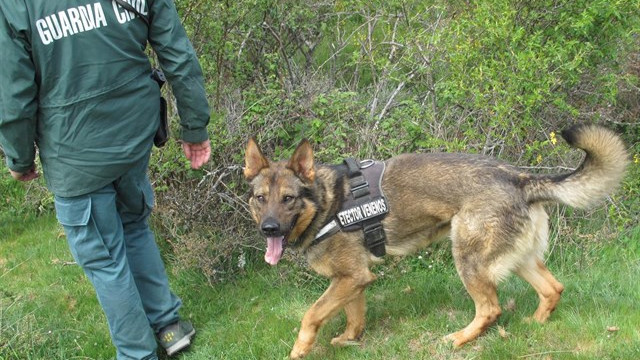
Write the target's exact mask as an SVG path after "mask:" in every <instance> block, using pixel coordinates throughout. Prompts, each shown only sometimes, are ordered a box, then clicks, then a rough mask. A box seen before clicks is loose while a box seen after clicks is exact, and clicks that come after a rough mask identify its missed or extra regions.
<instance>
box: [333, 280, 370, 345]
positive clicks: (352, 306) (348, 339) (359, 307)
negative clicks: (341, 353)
mask: <svg viewBox="0 0 640 360" xmlns="http://www.w3.org/2000/svg"><path fill="white" fill-rule="evenodd" d="M344 312H345V314H346V315H347V327H346V329H345V330H344V333H342V334H341V335H339V336H336V337H334V338H333V339H331V345H336V346H346V345H356V344H357V340H358V338H359V337H360V335H362V332H363V331H364V324H365V312H366V300H365V296H364V289H363V290H362V291H360V293H359V294H358V295H357V296H356V298H355V299H353V300H352V301H351V302H349V303H347V304H346V305H345V306H344Z"/></svg>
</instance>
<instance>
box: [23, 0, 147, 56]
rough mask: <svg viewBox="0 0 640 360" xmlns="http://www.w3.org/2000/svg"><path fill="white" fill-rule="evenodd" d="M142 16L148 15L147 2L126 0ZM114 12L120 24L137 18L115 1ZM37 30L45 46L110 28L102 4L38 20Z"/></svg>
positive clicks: (84, 6)
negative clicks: (106, 27) (83, 33)
mask: <svg viewBox="0 0 640 360" xmlns="http://www.w3.org/2000/svg"><path fill="white" fill-rule="evenodd" d="M124 1H126V2H127V3H129V4H130V5H131V6H132V7H133V8H134V9H136V10H137V11H139V12H140V13H141V14H142V15H145V16H146V15H147V14H148V12H147V4H146V0H124ZM111 3H112V5H113V12H114V14H115V16H116V19H118V22H119V23H120V24H124V23H126V22H128V21H131V20H132V19H134V18H136V14H134V13H133V12H131V11H128V10H125V9H123V8H122V7H120V5H118V3H116V2H115V1H114V0H112V1H111ZM35 25H36V29H37V30H38V35H40V40H41V41H42V43H43V44H44V45H49V44H51V43H53V42H54V41H56V40H60V39H62V38H66V37H69V36H72V35H76V34H79V33H82V32H85V31H90V30H95V29H99V28H101V27H105V26H108V24H107V18H106V16H105V14H104V9H103V8H102V4H101V3H100V2H95V3H93V4H87V5H82V6H77V7H72V8H68V9H66V10H62V11H58V12H57V13H55V14H51V15H47V16H45V17H42V18H40V19H38V20H36V23H35Z"/></svg>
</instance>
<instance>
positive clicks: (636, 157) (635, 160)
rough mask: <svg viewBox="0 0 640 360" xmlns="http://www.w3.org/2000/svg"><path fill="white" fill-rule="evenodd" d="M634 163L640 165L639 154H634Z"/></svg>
mask: <svg viewBox="0 0 640 360" xmlns="http://www.w3.org/2000/svg"><path fill="white" fill-rule="evenodd" d="M633 163H634V164H640V155H639V154H634V155H633Z"/></svg>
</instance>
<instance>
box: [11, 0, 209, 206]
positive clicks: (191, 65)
mask: <svg viewBox="0 0 640 360" xmlns="http://www.w3.org/2000/svg"><path fill="white" fill-rule="evenodd" d="M126 1H127V2H129V3H130V4H132V5H133V6H134V7H135V8H136V9H137V10H139V11H140V12H141V13H142V14H144V15H146V17H147V18H148V20H149V21H150V24H151V25H150V27H147V25H146V24H145V22H144V21H142V19H139V18H137V17H136V15H135V14H133V13H131V12H129V11H126V10H124V9H123V8H121V7H120V6H119V5H117V4H116V3H115V1H110V0H55V1H52V0H2V1H0V145H1V146H2V148H3V149H4V153H5V156H6V158H7V159H6V160H7V166H8V167H9V168H10V169H11V170H14V171H18V172H25V171H27V170H29V169H30V168H32V167H33V164H34V158H35V146H34V143H35V144H37V147H38V150H39V156H40V159H41V161H42V166H43V172H44V175H45V179H46V181H47V186H48V187H49V189H50V190H51V191H52V192H53V193H54V194H56V195H58V196H65V197H68V196H77V195H81V194H85V193H88V192H91V191H93V190H97V189H99V188H101V187H103V186H105V185H107V184H108V183H110V182H112V181H114V180H115V179H117V178H118V177H119V176H120V175H122V174H123V173H124V172H126V171H127V170H128V169H129V168H130V167H131V166H133V165H134V164H135V163H136V162H137V161H138V160H140V159H142V158H143V157H145V156H147V155H148V152H149V151H150V149H151V147H152V143H153V142H152V140H153V135H154V133H155V131H156V129H157V127H158V124H159V114H160V111H159V97H160V90H159V87H158V85H157V83H156V82H155V81H154V80H153V79H151V77H150V74H151V66H150V63H149V60H148V57H147V55H146V53H145V48H146V45H147V42H148V43H149V44H150V45H151V47H152V48H153V49H154V51H155V52H156V54H157V56H158V59H159V61H160V66H161V68H162V69H163V70H164V72H165V75H166V77H167V80H168V82H169V84H170V85H171V88H172V90H173V94H174V96H175V98H176V101H177V107H178V115H179V116H180V124H181V127H182V134H181V137H182V139H183V140H184V141H187V142H190V143H198V142H202V141H205V140H207V139H208V134H207V130H206V126H207V124H208V122H209V107H208V104H207V99H206V94H205V91H204V83H203V77H202V70H201V68H200V65H199V63H198V60H197V58H196V55H195V52H194V50H193V47H192V45H191V43H190V42H189V40H188V38H187V36H186V33H185V31H184V28H183V27H182V24H181V23H180V20H179V18H178V14H177V12H176V9H175V5H174V3H173V1H172V0H126Z"/></svg>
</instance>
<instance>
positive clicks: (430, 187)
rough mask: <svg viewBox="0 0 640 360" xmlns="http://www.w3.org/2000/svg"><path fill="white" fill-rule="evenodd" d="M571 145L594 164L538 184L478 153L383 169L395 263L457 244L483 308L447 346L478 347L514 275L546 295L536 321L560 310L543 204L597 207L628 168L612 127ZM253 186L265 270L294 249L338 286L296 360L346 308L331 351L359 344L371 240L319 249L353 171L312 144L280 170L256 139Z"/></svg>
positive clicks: (412, 159) (251, 154) (575, 131)
mask: <svg viewBox="0 0 640 360" xmlns="http://www.w3.org/2000/svg"><path fill="white" fill-rule="evenodd" d="M563 137H564V138H565V139H566V140H567V142H568V143H569V144H570V145H572V146H573V147H576V148H580V149H583V150H584V151H585V152H586V157H585V159H584V161H583V162H582V164H581V165H580V166H579V168H578V169H577V170H575V171H573V172H571V173H567V174H561V175H533V174H530V173H527V172H523V171H521V170H519V169H518V168H516V167H514V166H511V165H509V164H506V163H502V162H499V161H497V160H495V159H492V158H487V157H482V156H477V155H469V154H450V153H430V154H403V155H399V156H395V157H392V158H390V159H389V160H387V161H386V166H387V168H386V173H385V176H384V179H383V181H382V188H383V191H384V194H385V196H386V198H387V201H388V203H389V208H390V212H389V214H388V215H387V216H386V217H385V218H384V220H383V221H382V224H383V226H384V229H385V232H386V236H387V242H386V250H387V254H389V255H405V254H409V253H411V252H413V251H415V250H417V249H420V248H423V247H426V246H428V245H429V244H431V243H433V242H434V241H437V240H439V239H441V238H444V237H446V236H449V237H450V238H451V243H452V245H451V246H452V251H453V258H454V260H455V266H456V268H457V270H458V274H459V275H460V278H461V279H462V282H463V283H464V286H465V288H466V289H467V291H468V293H469V295H471V298H472V299H473V301H474V302H475V312H476V314H475V318H474V319H473V321H471V323H470V324H469V325H468V326H467V327H465V328H464V329H462V330H460V331H457V332H454V333H452V334H449V335H447V336H446V339H448V340H449V341H451V342H453V344H454V345H455V346H460V345H462V344H465V343H466V342H468V341H471V340H473V339H475V338H476V337H478V336H479V335H480V334H481V333H482V332H483V331H484V330H485V329H486V328H487V327H488V326H489V325H491V324H492V323H493V322H494V321H495V320H496V319H497V318H498V316H499V315H500V312H501V310H500V305H499V304H498V296H497V294H496V286H497V284H498V282H499V281H500V280H502V279H504V278H505V277H506V276H507V275H508V274H510V273H512V272H514V273H516V274H517V275H519V276H520V277H521V278H523V279H524V280H526V281H527V282H529V283H530V284H531V286H533V288H534V289H535V290H536V292H537V293H538V296H539V298H540V304H539V306H538V308H537V310H536V311H535V313H534V314H533V319H534V320H536V321H539V322H544V321H545V320H547V318H548V317H549V315H550V314H551V312H552V311H553V310H554V309H555V307H556V305H557V303H558V301H559V299H560V294H561V293H562V291H563V289H564V287H563V286H562V284H561V283H560V282H558V281H557V280H556V279H555V278H554V277H553V275H552V274H551V272H550V271H549V270H548V269H547V268H546V267H545V265H544V263H543V254H544V252H545V250H546V249H547V238H548V224H547V220H548V217H547V214H546V212H545V210H544V208H543V204H545V203H554V202H555V203H562V204H566V205H570V206H573V207H577V208H585V207H588V206H590V205H592V204H593V203H595V202H597V201H598V200H601V199H603V198H604V197H605V196H607V194H609V193H610V192H611V191H613V190H614V189H615V188H616V187H617V186H618V184H619V183H620V181H621V179H622V177H623V175H624V171H625V167H626V165H627V163H628V154H627V151H626V149H625V145H624V144H623V142H622V141H621V139H620V138H619V137H618V136H617V135H615V134H614V133H613V132H612V131H610V130H607V129H605V128H603V127H599V126H595V125H579V126H574V127H572V128H570V129H568V130H566V131H564V132H563ZM244 175H245V177H246V179H247V180H248V182H249V183H250V186H251V196H250V199H249V205H250V210H251V213H252V216H253V218H254V220H255V221H256V223H257V224H258V227H259V228H260V231H261V232H262V233H263V235H264V236H265V237H267V241H268V248H267V254H266V255H265V259H266V260H267V261H268V262H269V263H271V264H272V265H275V264H276V263H277V262H278V260H279V259H280V257H281V255H282V252H283V251H284V247H287V246H288V247H291V248H293V249H297V250H299V251H300V252H301V253H302V254H304V255H305V256H306V258H307V261H308V263H309V265H310V266H311V268H312V269H313V270H315V271H316V272H318V273H319V274H321V275H323V276H326V277H329V278H330V279H331V285H330V286H329V288H328V289H327V290H326V291H325V293H324V294H323V295H322V296H321V297H320V298H319V299H318V300H317V301H316V302H315V303H314V304H313V306H312V307H311V308H310V309H309V310H308V311H307V312H306V314H305V315H304V317H303V319H302V324H301V327H300V332H299V334H298V338H297V340H296V342H295V344H294V346H293V349H292V351H291V354H290V356H291V358H301V357H303V356H305V355H307V354H308V353H309V352H310V351H311V348H312V346H313V343H314V341H315V339H316V335H317V332H318V330H319V329H320V327H321V326H322V325H323V324H324V323H325V322H326V321H327V320H328V319H330V318H331V317H333V316H334V315H336V314H337V313H338V312H339V311H340V310H343V309H344V311H345V313H346V316H347V325H346V329H345V331H344V333H343V334H341V335H339V336H337V337H335V338H334V339H333V340H332V342H331V343H332V344H334V345H343V344H347V343H350V342H352V341H354V340H356V339H358V337H359V336H360V335H361V333H362V331H363V329H364V326H365V296H364V290H365V288H366V287H367V285H369V284H371V282H373V281H374V280H375V279H376V276H375V275H374V274H373V273H372V272H371V271H370V270H369V267H370V265H372V264H373V263H375V262H377V261H380V259H379V258H376V257H375V256H373V255H372V254H371V253H370V252H369V251H368V250H367V249H366V248H365V246H364V244H363V235H362V232H358V231H356V232H338V233H336V234H335V235H333V236H331V237H330V238H328V239H326V240H324V241H322V242H314V237H315V235H316V234H317V232H318V230H319V229H320V228H321V227H322V226H323V225H324V224H325V223H326V222H328V221H329V220H330V219H331V218H332V217H334V216H335V214H336V212H337V210H338V209H339V208H340V205H341V202H342V200H343V199H344V198H345V196H346V194H348V191H349V185H348V181H347V179H346V175H345V173H344V171H343V170H341V167H340V166H338V165H334V166H327V165H318V164H315V163H314V159H313V151H312V149H311V146H310V144H309V143H308V142H307V141H305V140H303V141H302V142H301V143H300V144H299V145H298V147H297V148H296V150H295V152H294V154H293V156H292V157H291V159H289V160H288V161H279V162H273V161H271V160H269V159H267V158H266V157H265V156H264V155H263V153H262V152H261V150H260V149H259V148H258V146H257V144H256V142H255V141H254V140H253V139H251V140H249V142H248V144H247V149H246V154H245V169H244Z"/></svg>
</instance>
